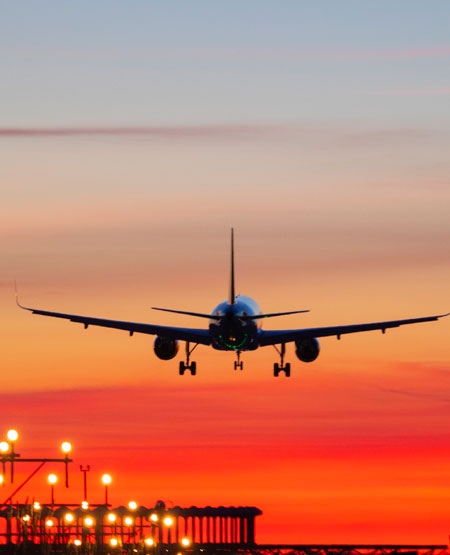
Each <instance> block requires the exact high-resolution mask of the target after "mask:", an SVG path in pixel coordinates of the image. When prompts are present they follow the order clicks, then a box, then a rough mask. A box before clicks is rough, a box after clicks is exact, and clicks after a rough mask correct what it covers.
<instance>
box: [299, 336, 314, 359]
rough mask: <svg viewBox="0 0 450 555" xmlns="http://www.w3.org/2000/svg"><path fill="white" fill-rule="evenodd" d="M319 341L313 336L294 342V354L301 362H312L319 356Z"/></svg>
mask: <svg viewBox="0 0 450 555" xmlns="http://www.w3.org/2000/svg"><path fill="white" fill-rule="evenodd" d="M319 352H320V343H319V342H318V341H317V339H316V338H315V337H311V338H310V339H301V340H299V341H296V342H295V354H296V355H297V358H299V359H300V360H301V361H302V362H313V361H314V360H316V358H317V357H318V356H319Z"/></svg>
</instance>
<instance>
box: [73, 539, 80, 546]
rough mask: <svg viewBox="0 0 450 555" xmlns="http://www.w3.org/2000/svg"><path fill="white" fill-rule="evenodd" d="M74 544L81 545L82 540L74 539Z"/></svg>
mask: <svg viewBox="0 0 450 555" xmlns="http://www.w3.org/2000/svg"><path fill="white" fill-rule="evenodd" d="M73 545H76V546H77V547H79V546H80V545H81V540H73Z"/></svg>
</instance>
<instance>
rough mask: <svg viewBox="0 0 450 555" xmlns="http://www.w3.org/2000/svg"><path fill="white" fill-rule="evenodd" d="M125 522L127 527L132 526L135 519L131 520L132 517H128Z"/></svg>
mask: <svg viewBox="0 0 450 555" xmlns="http://www.w3.org/2000/svg"><path fill="white" fill-rule="evenodd" d="M124 522H125V524H126V525H127V526H131V525H132V524H133V519H132V518H131V516H127V517H125V520H124Z"/></svg>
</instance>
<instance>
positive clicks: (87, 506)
mask: <svg viewBox="0 0 450 555" xmlns="http://www.w3.org/2000/svg"><path fill="white" fill-rule="evenodd" d="M81 508H82V509H84V510H85V511H87V510H88V509H89V503H88V502H87V501H82V502H81Z"/></svg>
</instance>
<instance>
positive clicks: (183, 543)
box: [181, 538, 191, 547]
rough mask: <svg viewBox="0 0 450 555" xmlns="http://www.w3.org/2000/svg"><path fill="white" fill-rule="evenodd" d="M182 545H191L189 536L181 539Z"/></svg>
mask: <svg viewBox="0 0 450 555" xmlns="http://www.w3.org/2000/svg"><path fill="white" fill-rule="evenodd" d="M181 545H182V546H183V547H189V546H190V545H191V540H190V539H189V538H183V539H182V540H181Z"/></svg>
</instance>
